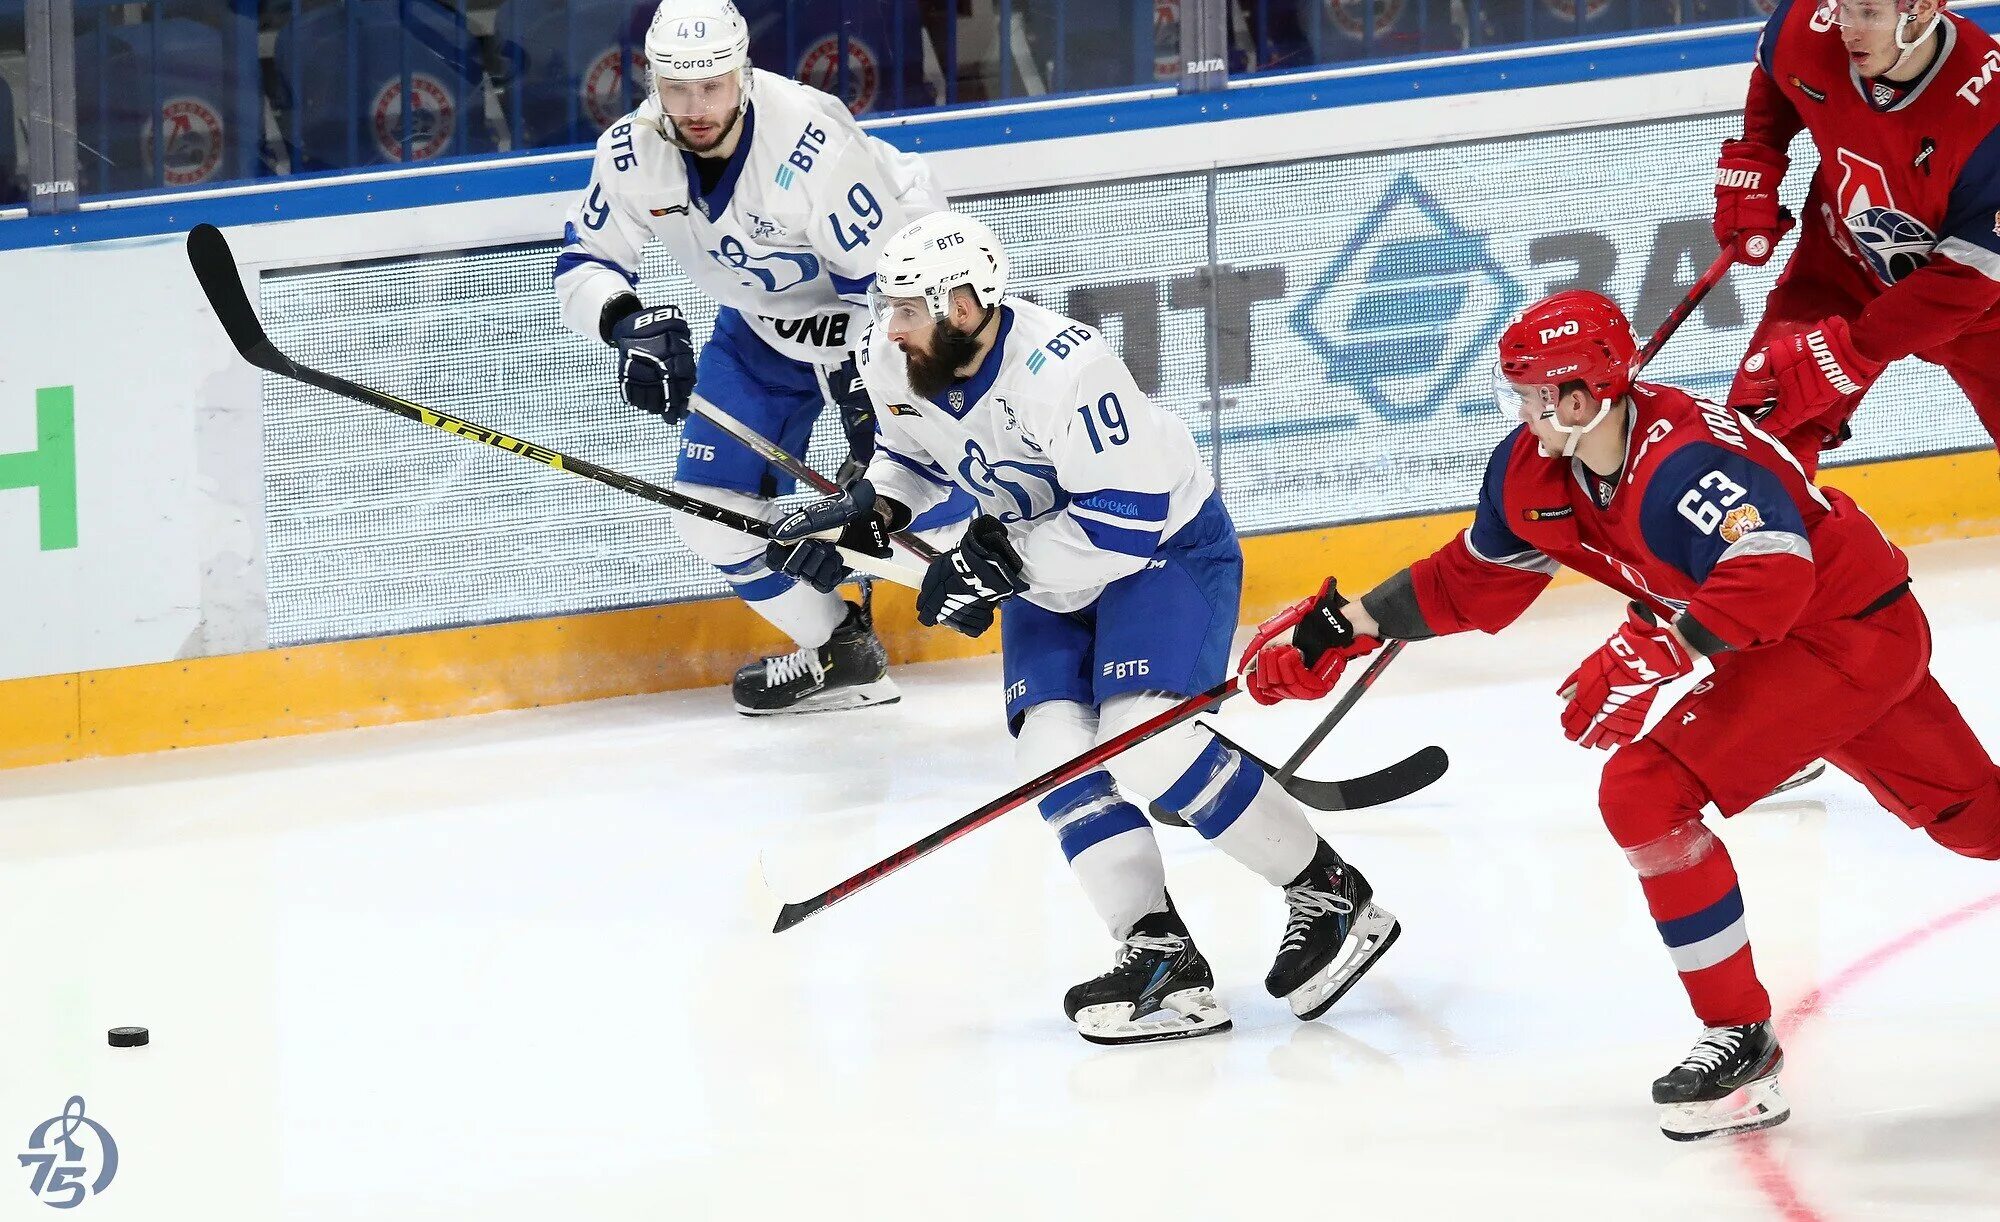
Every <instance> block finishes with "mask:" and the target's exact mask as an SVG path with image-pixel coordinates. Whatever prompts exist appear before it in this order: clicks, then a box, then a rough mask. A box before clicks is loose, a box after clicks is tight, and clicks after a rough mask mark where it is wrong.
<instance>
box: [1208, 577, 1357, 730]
mask: <svg viewBox="0 0 2000 1222" xmlns="http://www.w3.org/2000/svg"><path fill="white" fill-rule="evenodd" d="M1346 605H1347V600H1346V599H1344V598H1342V597H1341V596H1340V590H1339V589H1338V588H1336V587H1335V585H1334V581H1333V578H1331V577H1329V578H1327V579H1326V581H1325V582H1324V583H1323V584H1321V586H1320V588H1319V593H1318V594H1316V595H1314V596H1313V597H1311V598H1302V599H1300V600H1299V601H1298V602H1295V603H1293V604H1292V605H1291V606H1289V607H1286V608H1285V609H1284V610H1283V611H1280V612H1278V613H1277V614H1276V615H1274V616H1272V617H1271V618H1270V619H1267V620H1265V621H1264V622H1263V623H1261V624H1259V625H1257V635H1255V636H1254V637H1252V638H1251V639H1250V646H1249V648H1247V649H1245V650H1244V651H1243V657H1242V658H1241V659H1240V660H1239V661H1238V662H1237V663H1236V669H1237V670H1238V671H1239V672H1241V674H1242V675H1243V686H1244V689H1245V690H1246V691H1248V692H1249V693H1250V698H1251V699H1252V700H1255V701H1256V702H1257V703H1258V704H1276V703H1278V702H1279V701H1280V700H1318V699H1319V698H1320V697H1321V696H1324V695H1326V694H1327V693H1328V692H1330V691H1332V690H1333V686H1334V684H1336V683H1339V682H1340V675H1341V672H1342V671H1344V670H1346V669H1347V664H1348V662H1349V661H1351V660H1352V659H1354V658H1365V657H1367V656H1368V655H1369V654H1371V653H1374V652H1375V651H1376V650H1377V649H1380V648H1381V647H1382V642H1381V641H1380V640H1378V639H1377V638H1375V637H1372V636H1358V635H1356V634H1355V631H1354V625H1353V624H1350V623H1348V622H1347V617H1346V616H1345V615H1342V614H1341V613H1340V609H1341V608H1342V607H1344V606H1346ZM1287 628H1290V629H1292V638H1291V640H1290V641H1288V642H1286V641H1277V640H1275V639H1274V638H1275V637H1277V635H1278V634H1279V633H1281V632H1283V631H1285V629H1287Z"/></svg>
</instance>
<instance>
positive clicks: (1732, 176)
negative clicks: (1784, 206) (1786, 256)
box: [1715, 140, 1792, 267]
mask: <svg viewBox="0 0 2000 1222" xmlns="http://www.w3.org/2000/svg"><path fill="white" fill-rule="evenodd" d="M1791 164H1792V161H1791V158H1789V157H1787V156H1785V154H1784V152H1783V151H1782V150H1779V149H1774V148H1772V147H1771V146H1769V145H1767V144H1757V143H1754V142H1752V141H1749V140H1724V141H1723V142H1722V156H1721V157H1720V158H1719V159H1718V160H1717V161H1716V163H1715V242H1716V245H1718V246H1720V247H1722V248H1723V249H1724V250H1727V249H1729V248H1730V247H1731V246H1732V245H1733V246H1734V247H1735V248H1736V261H1737V262H1738V263H1747V264H1749V265H1750V266H1751V267H1762V266H1764V264H1765V263H1766V262H1768V261H1769V260H1770V258H1771V252H1772V251H1773V250H1775V249H1777V245H1778V237H1779V235H1780V234H1781V233H1782V232H1783V229H1782V228H1781V225H1780V222H1779V219H1778V184H1779V183H1780V182H1781V181H1783V180H1784V177H1785V171H1786V169H1788V168H1789V167H1790V166H1791Z"/></svg>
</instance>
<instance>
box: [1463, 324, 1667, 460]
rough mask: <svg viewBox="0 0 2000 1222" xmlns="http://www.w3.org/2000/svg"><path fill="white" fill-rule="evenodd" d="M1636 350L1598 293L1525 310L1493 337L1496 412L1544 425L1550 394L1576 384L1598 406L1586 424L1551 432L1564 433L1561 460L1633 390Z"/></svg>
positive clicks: (1551, 408)
mask: <svg viewBox="0 0 2000 1222" xmlns="http://www.w3.org/2000/svg"><path fill="white" fill-rule="evenodd" d="M1638 355H1639V344H1638V341H1637V340H1635V339H1634V338H1633V337H1632V324H1631V323H1630V322H1628V321H1627V320H1626V318H1625V312H1624V311H1623V310H1620V309H1619V308H1618V306H1617V304H1616V303H1615V302H1613V301H1612V300H1611V299H1610V298H1608V297H1605V296H1604V295H1602V294H1601V293H1592V292H1588V291H1585V290H1572V291H1570V292H1566V293H1557V294H1555V295H1554V296H1552V297H1544V298H1543V299H1542V300H1540V301H1538V302H1536V303H1535V304H1534V305H1531V306H1529V307H1528V308H1527V309H1526V310H1525V311H1523V312H1522V314H1521V316H1520V317H1519V318H1517V319H1515V320H1514V322H1513V324H1512V325H1510V326H1509V327H1508V328H1507V329H1506V330H1505V331H1503V332H1501V334H1500V364H1499V367H1498V368H1496V369H1495V370H1494V376H1493V390H1494V395H1495V397H1496V398H1497V399H1498V400H1499V402H1500V405H1501V407H1502V408H1503V409H1504V410H1506V411H1507V413H1508V414H1509V415H1511V416H1514V417H1515V418H1517V419H1520V420H1523V421H1528V422H1531V423H1532V422H1533V421H1535V420H1537V419H1551V418H1553V416H1554V412H1555V406H1556V388H1557V387H1559V386H1561V385H1562V384H1563V383H1565V382H1582V383H1583V384H1584V385H1585V386H1586V387H1587V388H1588V389H1589V391H1590V394H1591V397H1593V398H1595V399H1596V400H1597V401H1598V405H1599V406H1598V411H1597V415H1596V416H1595V417H1594V418H1592V419H1591V420H1590V422H1589V423H1587V424H1582V425H1563V424H1557V425H1556V426H1555V427H1556V428H1558V429H1560V430H1561V431H1563V432H1565V433H1568V434H1569V443H1568V444H1567V445H1566V446H1564V447H1563V453H1564V454H1565V455H1568V454H1574V453H1575V452H1576V446H1577V442H1578V441H1579V440H1580V439H1581V438H1582V437H1583V435H1584V434H1585V433H1588V432H1589V431H1590V430H1592V429H1594V428H1596V427H1597V426H1598V425H1599V424H1600V423H1602V422H1603V420H1604V417H1605V416H1606V415H1608V414H1610V411H1611V405H1612V404H1613V403H1614V402H1616V401H1617V400H1618V399H1620V398H1622V397H1623V396H1624V395H1625V394H1626V393H1627V392H1629V391H1630V390H1631V389H1632V363H1633V362H1634V361H1635V360H1636V359H1637V358H1638Z"/></svg>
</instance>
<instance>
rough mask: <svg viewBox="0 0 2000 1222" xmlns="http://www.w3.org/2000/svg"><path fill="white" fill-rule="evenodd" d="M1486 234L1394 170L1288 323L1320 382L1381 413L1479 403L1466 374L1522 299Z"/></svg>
mask: <svg viewBox="0 0 2000 1222" xmlns="http://www.w3.org/2000/svg"><path fill="white" fill-rule="evenodd" d="M1487 242H1488V239H1487V237H1486V235H1484V234H1481V233H1476V232H1474V231H1472V230H1469V229H1467V228H1465V226H1463V225H1461V224H1460V223H1459V221H1458V218H1456V217H1454V216H1453V215H1452V214H1451V213H1449V212H1447V211H1446V210H1445V209H1444V207H1443V205H1441V204H1440V203H1439V202H1438V201H1437V199H1436V198H1435V197H1433V196H1432V195H1431V193H1430V192H1428V191H1426V190H1424V188H1423V184H1421V183H1419V182H1418V181H1417V179H1416V177H1415V176H1414V175H1412V174H1409V173H1407V172H1405V173H1402V174H1398V175H1397V176H1396V180H1395V181H1394V182H1392V183H1390V184H1389V189H1388V190H1387V191H1385V192H1383V194H1382V198H1381V199H1380V200H1378V201H1376V204H1375V206H1374V207H1373V208H1372V209H1370V210H1369V212H1368V215H1367V216H1365V217H1363V218H1362V220H1361V223H1360V224H1359V225H1357V226H1356V227H1355V230H1354V236H1353V238H1352V239H1351V240H1350V241H1349V242H1348V244H1347V247H1346V249H1344V250H1342V251H1341V252H1340V254H1339V255H1338V256H1336V257H1335V258H1334V260H1333V261H1332V262H1331V263H1329V264H1327V266H1326V270H1325V271H1324V272H1323V273H1322V274H1321V275H1320V277H1319V279H1318V281H1316V282H1315V283H1314V284H1313V286H1312V288H1311V289H1310V290H1308V291H1307V292H1306V294H1305V296H1303V297H1302V298H1300V299H1299V303H1298V305H1297V306H1296V307H1294V308H1293V310H1292V313H1291V318H1290V322H1291V325H1292V330H1293V331H1295V332H1296V333H1297V334H1298V336H1299V338H1300V339H1303V340H1304V341H1305V342H1306V345H1307V347H1309V348H1311V349H1312V351H1313V353H1314V355H1316V356H1318V357H1319V359H1320V362H1321V363H1322V365H1323V366H1324V367H1325V369H1326V378H1327V381H1329V382H1332V383H1335V384H1336V385H1344V386H1347V387H1349V388H1351V389H1352V390H1353V391H1354V393H1355V394H1357V395H1359V396H1360V397H1361V399H1362V400H1363V401H1364V402H1366V403H1367V404H1368V406H1369V407H1370V408H1371V409H1373V410H1374V412H1375V413H1376V414H1377V415H1379V416H1381V417H1382V418H1384V419H1386V420H1394V421H1411V420H1421V419H1423V418H1425V417H1427V416H1429V415H1431V414H1432V413H1433V412H1435V411H1437V410H1438V409H1439V408H1441V407H1445V406H1455V407H1457V409H1458V410H1459V411H1460V412H1463V413H1466V414H1471V413H1474V412H1483V411H1485V410H1486V409H1487V407H1488V403H1487V401H1486V399H1485V398H1484V397H1483V393H1480V392H1483V389H1484V386H1485V381H1484V379H1481V378H1474V377H1470V376H1468V375H1470V374H1471V373H1472V372H1473V371H1474V369H1475V367H1483V366H1484V365H1485V364H1488V363H1490V362H1491V361H1492V352H1493V345H1494V344H1495V343H1496V342H1498V340H1499V338H1500V332H1501V331H1502V330H1504V329H1505V328H1506V326H1507V321H1508V319H1510V318H1512V317H1513V316H1514V315H1515V314H1516V313H1518V312H1519V311H1520V309H1521V307H1522V306H1523V305H1524V304H1526V299H1527V293H1526V291H1525V290H1523V289H1522V287H1521V284H1520V282H1519V281H1518V280H1516V279H1515V278H1514V277H1513V276H1512V275H1510V274H1508V272H1507V269H1506V268H1504V267H1502V266H1501V265H1500V263H1499V262H1498V261H1497V260H1496V259H1494V257H1493V254H1492V252H1491V251H1489V250H1488V249H1487ZM1468 389H1471V390H1473V391H1474V393H1473V394H1471V395H1468V394H1467V393H1466V392H1467V391H1468Z"/></svg>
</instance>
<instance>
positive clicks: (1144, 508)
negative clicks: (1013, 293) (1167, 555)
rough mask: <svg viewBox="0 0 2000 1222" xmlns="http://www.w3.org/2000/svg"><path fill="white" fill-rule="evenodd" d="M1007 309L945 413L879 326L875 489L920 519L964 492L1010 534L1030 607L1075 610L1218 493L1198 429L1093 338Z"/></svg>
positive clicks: (1064, 323) (871, 366)
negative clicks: (954, 491)
mask: <svg viewBox="0 0 2000 1222" xmlns="http://www.w3.org/2000/svg"><path fill="white" fill-rule="evenodd" d="M1000 310H1001V319H1000V334H999V338H998V340H997V342H996V343H995V345H994V348H993V351H991V352H989V353H988V354H987V356H986V359H985V360H984V361H983V362H982V363H981V364H980V368H979V372H978V373H977V374H975V375H974V376H973V377H971V378H968V379H966V380H965V381H964V382H961V383H959V384H957V385H956V386H954V387H953V388H952V389H951V390H949V391H946V392H945V394H944V398H943V402H938V403H933V402H931V401H930V400H928V399H922V398H919V397H918V396H917V394H916V393H915V392H914V391H913V390H911V389H910V382H909V376H908V373H907V370H908V365H907V363H906V361H905V359H904V356H903V352H902V349H900V348H898V347H896V345H895V343H894V342H893V341H891V340H890V339H889V338H888V336H887V335H886V334H885V333H884V332H883V330H882V328H881V327H880V326H879V325H878V326H876V327H875V329H874V331H873V333H872V334H871V335H870V337H869V342H868V343H867V344H866V345H865V346H864V348H863V350H862V353H861V376H862V379H863V380H864V381H865V382H866V383H867V385H868V393H869V395H870V396H871V397H872V398H873V399H874V400H875V419H876V422H877V426H878V428H879V429H880V436H879V438H878V443H877V446H876V450H875V458H874V461H873V462H871V463H870V464H869V467H868V479H869V481H870V482H871V483H872V484H874V486H875V489H876V491H877V492H879V493H880V494H882V495H884V496H888V497H891V498H893V499H895V500H897V501H900V502H902V503H903V504H905V505H907V506H909V507H910V509H911V510H913V511H915V512H917V513H922V512H923V511H924V510H925V509H928V508H930V507H931V506H932V505H934V504H936V503H937V502H939V501H941V500H943V499H944V497H945V496H946V495H947V494H948V493H949V492H950V489H951V486H952V485H953V484H956V485H957V486H958V487H960V488H963V489H965V490H966V491H967V492H969V493H971V494H972V496H973V497H974V499H976V500H977V501H978V502H979V510H980V512H981V513H985V514H990V515H992V516H993V517H995V518H998V519H999V520H1000V521H1002V522H1004V523H1006V524H1007V533H1008V536H1009V537H1010V538H1011V539H1012V541H1013V544H1014V547H1015V550H1017V551H1019V552H1020V554H1021V558H1022V560H1023V561H1025V562H1026V568H1025V569H1024V571H1023V576H1024V577H1025V578H1026V580H1027V582H1028V591H1027V593H1026V594H1025V595H1024V597H1026V598H1027V599H1028V600H1029V601H1031V602H1034V603H1036V604H1039V605H1040V606H1043V607H1046V608H1048V609H1049V610H1051V611H1074V610H1076V609H1078V608H1080V607H1087V606H1089V605H1090V604H1091V603H1092V602H1094V601H1096V599H1097V596H1098V594H1099V593H1101V592H1102V591H1103V589H1104V587H1105V586H1107V585H1109V584H1110V583H1112V582H1114V581H1117V580H1119V579H1120V578H1123V577H1129V576H1131V575H1132V574H1134V573H1136V572H1138V571H1139V570H1141V569H1143V568H1145V567H1146V564H1147V563H1148V562H1149V561H1150V560H1152V558H1153V556H1154V555H1155V554H1156V553H1157V552H1158V551H1159V549H1160V544H1161V543H1162V542H1163V541H1164V540H1166V539H1170V538H1172V537H1173V536H1174V533H1175V532H1176V531H1178V530H1180V528H1181V527H1183V526H1185V525H1187V524H1188V522H1189V521H1190V520H1192V519H1193V518H1194V516H1195V514H1197V513H1198V512H1200V510H1201V507H1202V505H1203V503H1204V502H1206V501H1207V500H1208V498H1209V496H1210V494H1211V493H1213V492H1214V490H1215V483H1214V481H1213V479H1211V478H1210V476H1209V473H1208V468H1207V466H1206V465H1204V464H1203V463H1202V461H1201V455H1200V453H1199V452H1198V451H1197V450H1196V449H1195V444H1194V438H1193V437H1191V436H1190V435H1189V434H1188V430H1187V426H1186V425H1185V424H1183V423H1181V420H1180V418H1179V417H1178V416H1175V415H1174V414H1173V413H1172V412H1169V411H1167V410H1166V409H1165V408H1162V407H1159V406H1158V405H1156V404H1154V403H1153V401H1152V400H1151V399H1149V398H1148V397H1147V396H1146V395H1144V394H1143V393H1141V392H1140V390H1139V387H1138V385H1137V384H1136V383H1134V382H1133V381H1132V375H1131V373H1130V372H1129V371H1127V370H1126V368H1125V362H1124V361H1122V360H1120V359H1119V358H1118V354H1117V353H1115V352H1113V351H1112V350H1111V346H1110V345H1109V344H1107V343H1105V342H1104V339H1103V337H1102V336H1100V335H1099V334H1098V333H1097V331H1096V330H1095V329H1094V328H1092V327H1087V326H1084V325H1083V324H1082V323H1079V322H1077V321H1076V320H1074V319H1071V318H1065V317H1063V316H1062V315H1060V314H1057V313H1055V312H1054V311H1053V310H1045V309H1043V308H1042V307H1041V306H1038V305H1035V304H1033V303H1031V302H1027V301H1023V300H1021V299H1019V298H1016V297H1008V298H1005V299H1003V300H1002V302H1001V305H1000Z"/></svg>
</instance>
